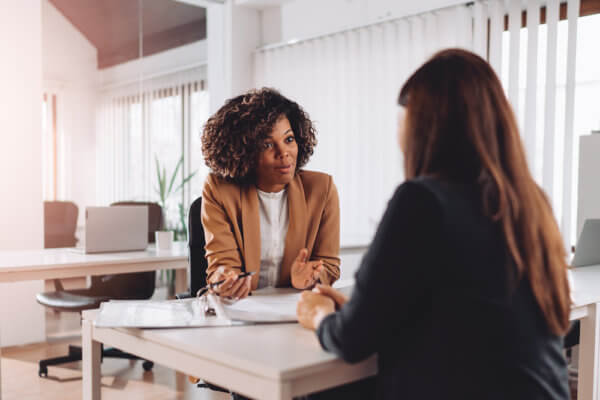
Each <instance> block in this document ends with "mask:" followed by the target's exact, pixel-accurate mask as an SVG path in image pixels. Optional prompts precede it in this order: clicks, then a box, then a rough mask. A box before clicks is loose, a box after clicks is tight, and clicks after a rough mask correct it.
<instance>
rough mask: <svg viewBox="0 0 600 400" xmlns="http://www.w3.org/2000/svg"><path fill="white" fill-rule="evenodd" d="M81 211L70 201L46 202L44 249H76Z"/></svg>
mask: <svg viewBox="0 0 600 400" xmlns="http://www.w3.org/2000/svg"><path fill="white" fill-rule="evenodd" d="M78 216H79V209H78V208H77V205H75V203H73V202H70V201H45V202H44V248H46V249H53V248H57V247H74V246H75V244H76V243H77V238H76V237H75V230H76V229H77V217H78Z"/></svg>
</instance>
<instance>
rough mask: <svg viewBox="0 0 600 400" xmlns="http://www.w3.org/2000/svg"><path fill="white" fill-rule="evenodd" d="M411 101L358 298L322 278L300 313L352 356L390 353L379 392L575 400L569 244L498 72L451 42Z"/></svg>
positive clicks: (419, 74) (406, 92)
mask: <svg viewBox="0 0 600 400" xmlns="http://www.w3.org/2000/svg"><path fill="white" fill-rule="evenodd" d="M398 102H399V104H400V105H401V106H402V108H401V112H400V114H401V115H400V118H399V122H398V130H399V132H398V134H399V142H400V147H401V148H402V150H403V153H404V168H405V173H406V182H405V183H403V184H402V185H400V187H399V188H398V189H397V191H396V193H395V194H394V196H393V197H392V199H391V200H390V202H389V205H388V209H387V211H386V213H385V215H384V217H383V219H382V221H381V223H380V225H379V228H378V231H377V233H376V236H375V238H374V240H373V243H372V244H371V246H370V248H369V250H368V252H367V254H366V255H365V257H364V259H363V261H362V264H361V267H360V269H359V270H358V272H357V274H356V284H355V287H354V291H353V294H352V298H351V299H350V300H346V298H345V297H344V296H343V295H341V294H340V293H339V292H336V291H335V290H333V289H331V288H330V287H326V286H321V285H319V286H317V288H316V289H315V290H313V292H304V293H303V296H302V300H301V301H300V303H299V304H298V316H299V319H300V322H301V323H302V324H303V325H304V326H305V327H307V328H311V329H316V330H317V334H318V337H319V340H320V342H321V345H322V346H323V348H324V349H326V350H328V351H331V352H334V353H336V354H338V355H339V356H341V357H342V358H344V359H345V360H348V361H351V362H353V361H359V360H362V359H364V358H366V357H368V356H370V355H372V354H375V353H378V354H379V373H378V376H377V396H376V397H377V398H379V399H395V398H407V399H410V398H420V399H449V398H452V399H568V398H569V394H568V387H567V370H566V362H565V359H564V357H563V353H562V337H561V336H562V335H563V334H564V333H565V331H566V330H567V328H568V326H569V309H570V296H569V287H568V283H567V272H566V269H567V263H566V253H565V251H564V248H563V243H562V239H561V236H560V233H559V230H558V227H557V224H556V222H555V219H554V217H553V214H552V209H551V207H550V205H549V203H548V200H547V198H546V196H545V195H544V193H543V192H542V190H541V189H540V188H539V186H538V185H537V184H536V183H535V181H534V180H533V178H532V176H531V173H530V171H529V168H528V166H527V161H526V157H525V153H524V150H523V146H522V143H521V139H520V137H519V132H518V128H517V124H516V121H515V117H514V114H513V112H512V110H511V107H510V105H509V103H508V101H507V99H506V97H505V95H504V92H503V90H502V86H501V84H500V82H499V80H498V78H497V76H496V75H495V73H494V72H493V70H492V69H491V67H490V66H489V64H488V63H487V62H485V61H484V60H483V59H482V58H480V57H479V56H477V55H475V54H472V53H470V52H467V51H464V50H457V49H451V50H445V51H442V52H439V53H437V54H436V55H435V56H433V57H432V58H431V59H430V60H429V61H427V62H426V63H425V64H424V65H423V66H421V67H420V68H419V69H418V70H417V71H416V72H415V73H414V74H413V75H412V76H411V77H410V78H409V79H408V81H407V82H406V83H405V85H404V87H403V88H402V90H401V92H400V96H399V100H398ZM336 308H337V309H338V311H337V312H336V311H335V310H336ZM373 397H375V395H373Z"/></svg>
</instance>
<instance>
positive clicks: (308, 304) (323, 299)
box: [296, 291, 335, 330]
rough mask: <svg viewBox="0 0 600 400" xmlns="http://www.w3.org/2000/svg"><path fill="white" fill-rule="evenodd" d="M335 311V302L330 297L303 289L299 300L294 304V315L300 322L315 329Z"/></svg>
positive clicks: (308, 327)
mask: <svg viewBox="0 0 600 400" xmlns="http://www.w3.org/2000/svg"><path fill="white" fill-rule="evenodd" d="M333 312H335V303H334V302H333V300H332V299H331V298H330V297H327V296H324V295H321V294H317V293H314V292H309V291H304V292H302V294H301V295H300V301H298V305H297V306H296V315H297V316H298V321H299V322H300V324H301V325H302V326H303V327H305V328H307V329H312V330H315V329H317V328H318V327H319V324H320V323H321V321H322V320H323V318H325V317H326V316H328V315H329V314H331V313H333Z"/></svg>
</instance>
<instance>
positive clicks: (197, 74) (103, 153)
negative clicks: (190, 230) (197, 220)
mask: <svg viewBox="0 0 600 400" xmlns="http://www.w3.org/2000/svg"><path fill="white" fill-rule="evenodd" d="M204 75H205V71H204V68H203V67H201V68H194V69H190V70H187V71H183V72H178V73H177V74H173V75H169V76H165V77H162V78H160V79H153V80H149V81H145V82H143V83H142V84H131V85H123V86H120V87H110V88H106V89H105V90H104V91H103V93H102V98H101V101H100V102H99V103H100V104H99V107H98V118H97V130H96V131H97V135H96V140H97V146H98V149H99V151H98V152H97V154H98V157H97V162H96V164H97V167H96V168H97V185H98V188H97V193H98V199H97V200H98V202H99V203H100V204H109V203H111V202H114V201H119V200H145V201H146V200H148V199H156V197H157V195H156V193H155V189H156V181H157V177H156V164H155V160H156V159H158V160H159V162H160V164H161V166H162V167H165V168H166V170H167V174H169V173H171V172H172V171H173V170H174V169H175V165H176V164H177V162H178V161H179V159H180V158H181V157H182V156H184V165H183V172H182V175H187V174H189V173H190V171H192V170H197V169H198V168H199V165H195V164H196V163H198V160H197V158H198V157H197V155H196V154H195V153H196V152H198V153H199V149H194V150H191V149H190V147H191V146H192V145H194V146H197V142H198V140H197V138H196V136H199V130H200V127H199V126H198V123H197V121H196V120H198V119H199V118H197V117H198V116H201V117H202V118H204V119H205V118H206V114H207V112H208V110H207V102H206V101H204V100H202V101H201V103H199V102H198V99H199V97H204V96H202V94H204V93H205V92H206V87H205V86H206V85H205V82H204V80H203V79H202V78H203V76H204ZM194 107H198V109H194ZM192 114H194V115H192ZM196 192H197V190H196V188H194V193H190V188H189V187H185V188H184V191H183V192H182V194H181V197H182V202H183V204H188V203H189V201H190V199H191V198H192V197H193V196H195V195H196V194H197V193H196Z"/></svg>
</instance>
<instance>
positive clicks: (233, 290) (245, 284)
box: [210, 267, 252, 300]
mask: <svg viewBox="0 0 600 400" xmlns="http://www.w3.org/2000/svg"><path fill="white" fill-rule="evenodd" d="M239 274H240V272H236V271H232V270H225V268H224V267H219V268H218V269H217V270H216V271H215V273H214V274H213V275H212V276H211V279H210V280H211V282H219V281H220V280H225V282H223V283H221V284H220V285H218V286H214V287H212V288H211V289H210V291H211V292H212V293H216V294H218V295H219V296H221V297H229V298H232V299H236V300H239V299H243V298H244V297H246V296H248V294H249V293H250V290H251V285H252V277H251V276H247V277H245V278H241V279H238V275H239Z"/></svg>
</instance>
